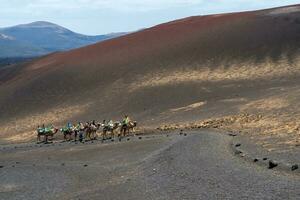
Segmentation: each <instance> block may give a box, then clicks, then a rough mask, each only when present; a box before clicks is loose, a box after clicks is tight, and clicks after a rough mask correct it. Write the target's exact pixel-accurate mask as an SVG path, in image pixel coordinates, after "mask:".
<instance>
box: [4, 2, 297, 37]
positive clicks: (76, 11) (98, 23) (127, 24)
mask: <svg viewBox="0 0 300 200" xmlns="http://www.w3.org/2000/svg"><path fill="white" fill-rule="evenodd" d="M298 3H300V0H0V5H1V8H0V16H1V17H0V27H7V26H13V25H17V24H24V23H30V22H33V21H49V22H52V23H56V24H59V25H61V26H64V27H66V28H69V29H71V30H72V31H75V32H78V33H83V34H88V35H99V34H106V33H112V32H127V31H135V30H139V29H142V28H148V27H151V26H154V25H157V24H160V23H164V22H168V21H172V20H175V19H180V18H184V17H189V16H195V15H206V14H217V13H226V12H238V11H247V10H256V9H263V8H271V7H277V6H284V5H291V4H298Z"/></svg>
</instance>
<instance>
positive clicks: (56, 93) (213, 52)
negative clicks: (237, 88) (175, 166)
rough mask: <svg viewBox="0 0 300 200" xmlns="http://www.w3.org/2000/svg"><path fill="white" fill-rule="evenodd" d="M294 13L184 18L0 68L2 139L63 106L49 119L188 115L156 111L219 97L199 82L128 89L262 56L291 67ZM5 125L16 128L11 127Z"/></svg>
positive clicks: (297, 23)
mask: <svg viewBox="0 0 300 200" xmlns="http://www.w3.org/2000/svg"><path fill="white" fill-rule="evenodd" d="M299 11H300V6H299V5H295V6H290V7H283V8H275V9H269V10H261V11H254V12H243V13H230V14H223V15H209V16H197V17H189V18H186V19H181V20H177V21H173V22H170V23H165V24H162V25H158V26H155V27H152V28H149V29H145V30H143V31H140V32H136V33H133V34H130V35H126V36H123V37H120V38H117V39H112V40H108V41H105V42H101V43H98V44H95V45H91V46H88V47H84V48H80V49H76V50H72V51H69V52H63V53H54V54H51V55H48V56H45V57H42V58H40V59H37V60H34V61H32V62H29V63H24V64H22V65H16V66H12V67H6V68H3V69H1V70H0V109H1V113H0V121H1V122H2V124H3V126H2V128H3V127H4V128H3V130H5V131H3V133H2V134H3V135H7V134H11V132H12V131H17V132H22V131H24V130H31V129H32V128H33V127H34V126H36V125H37V124H38V123H40V122H47V121H46V120H45V116H48V115H49V116H50V115H51V113H52V112H53V110H55V111H57V110H60V109H62V110H63V109H66V112H68V115H65V113H61V114H57V117H56V118H55V119H52V118H51V119H49V121H50V122H55V123H58V124H60V123H63V122H65V121H67V120H79V119H80V120H87V119H93V118H96V119H99V120H100V119H103V118H110V117H112V118H114V119H116V118H117V117H119V116H120V115H123V114H124V113H129V114H131V115H132V116H133V117H135V118H137V119H138V120H139V121H141V122H142V124H144V125H152V124H157V123H163V122H165V121H170V120H172V119H173V117H174V119H175V118H176V119H177V118H178V119H190V118H193V117H192V116H191V115H189V114H187V113H179V114H176V115H174V116H173V115H172V116H171V115H170V116H166V115H164V114H163V113H166V112H168V111H169V110H170V109H171V108H174V107H175V108H176V107H182V106H185V105H189V104H192V103H193V102H198V101H199V100H201V101H202V100H203V101H209V100H211V99H214V98H216V96H218V95H216V94H212V93H208V92H207V90H203V87H204V86H203V83H202V82H201V83H197V82H189V81H186V82H185V83H182V84H170V85H163V86H157V87H144V88H142V89H137V90H132V87H133V86H135V85H136V84H140V83H141V81H138V80H141V77H145V76H147V77H149V76H150V77H151V75H153V74H160V73H161V74H168V71H170V72H171V71H176V70H194V71H195V70H196V71H197V70H201V69H203V68H210V69H212V70H213V69H215V68H217V67H218V66H220V65H222V66H225V67H226V66H230V65H231V64H232V63H237V62H241V63H242V62H247V61H253V62H257V63H262V62H264V60H265V58H270V59H271V60H272V61H274V62H279V61H280V59H281V55H283V54H284V55H286V56H287V57H288V58H290V60H291V62H292V60H293V59H294V58H295V57H297V56H298V53H299V52H298V49H299V46H300V45H299V44H300V37H299V35H300V34H299V33H300V12H299ZM153 76H154V75H153ZM233 83H234V84H236V81H233V82H232V83H231V84H233ZM205 84H206V85H205V87H207V88H210V87H211V88H210V89H211V91H215V92H224V90H221V91H219V87H216V86H217V83H209V82H206V83H205ZM218 84H221V85H222V84H224V83H218ZM239 84H241V85H243V84H244V83H242V82H241V83H239ZM246 85H247V84H246ZM231 90H234V88H231ZM228 93H229V94H231V93H232V91H228ZM74 106H75V107H76V106H77V107H76V109H78V110H76V111H74V110H73V111H74V114H73V115H72V114H70V113H72V112H73V111H72V109H74ZM63 112H65V111H63ZM199 112H200V111H199ZM58 113H59V112H58ZM52 114H53V113H52ZM54 114H55V113H54ZM198 114H199V113H198ZM202 114H203V113H202ZM193 116H194V115H193ZM200 116H201V114H199V117H200ZM39 117H40V118H39ZM31 118H32V120H30V119H31ZM39 119H40V120H39ZM46 119H47V118H46ZM12 121H16V122H17V125H16V126H15V125H12V124H11V123H12ZM11 127H17V129H12V128H11Z"/></svg>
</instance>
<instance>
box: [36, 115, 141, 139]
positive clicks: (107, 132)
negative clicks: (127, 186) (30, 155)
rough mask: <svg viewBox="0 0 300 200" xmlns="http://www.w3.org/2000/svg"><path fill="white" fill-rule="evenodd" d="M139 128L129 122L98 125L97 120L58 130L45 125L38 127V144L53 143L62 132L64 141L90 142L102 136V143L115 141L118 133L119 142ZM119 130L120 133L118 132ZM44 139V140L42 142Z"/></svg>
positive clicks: (68, 125)
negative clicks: (109, 140) (55, 137)
mask: <svg viewBox="0 0 300 200" xmlns="http://www.w3.org/2000/svg"><path fill="white" fill-rule="evenodd" d="M136 126H137V122H136V121H131V120H128V121H127V122H126V123H124V122H119V121H116V122H112V121H111V120H110V121H109V122H107V123H106V121H105V120H103V122H102V123H96V122H95V120H94V121H91V122H86V123H84V124H83V123H81V122H79V123H78V124H77V125H72V124H71V123H68V124H67V125H66V126H65V127H63V128H60V129H59V128H57V127H55V126H53V125H50V126H48V127H45V126H44V125H42V126H38V128H37V143H41V142H43V143H49V142H52V141H53V139H54V136H55V135H56V134H57V133H58V132H61V133H62V134H63V136H64V141H72V140H73V141H80V142H83V141H88V140H97V139H98V137H99V134H98V133H99V131H101V130H102V131H101V132H100V137H101V136H102V138H101V139H102V141H104V140H107V139H114V138H115V136H116V134H115V133H117V137H118V139H119V141H121V139H122V138H123V137H126V136H129V135H130V133H134V132H135V127H136ZM117 130H119V131H117ZM41 137H43V140H41Z"/></svg>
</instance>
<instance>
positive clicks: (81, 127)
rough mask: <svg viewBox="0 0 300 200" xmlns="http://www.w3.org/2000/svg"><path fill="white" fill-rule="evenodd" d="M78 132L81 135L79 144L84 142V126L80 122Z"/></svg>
mask: <svg viewBox="0 0 300 200" xmlns="http://www.w3.org/2000/svg"><path fill="white" fill-rule="evenodd" d="M77 130H78V133H79V142H83V138H84V125H83V123H81V122H79V123H78V124H77Z"/></svg>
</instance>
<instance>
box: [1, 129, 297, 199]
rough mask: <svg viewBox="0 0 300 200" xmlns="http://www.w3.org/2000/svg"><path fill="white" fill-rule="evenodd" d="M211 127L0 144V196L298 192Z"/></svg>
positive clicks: (266, 195)
mask: <svg viewBox="0 0 300 200" xmlns="http://www.w3.org/2000/svg"><path fill="white" fill-rule="evenodd" d="M230 142H231V138H230V137H229V136H226V135H223V134H219V133H212V132H208V131H201V132H197V133H196V132H194V133H192V132H189V133H188V134H187V136H184V135H181V136H180V135H178V134H170V135H153V136H143V137H142V138H139V137H132V138H131V140H130V141H128V140H127V139H125V140H122V142H116V141H115V142H106V143H101V142H100V141H95V142H94V143H86V144H69V143H64V144H62V145H58V144H55V145H54V146H48V147H47V146H42V147H39V146H38V147H28V148H24V149H14V148H11V149H9V148H7V147H6V149H5V150H3V149H1V157H0V165H1V166H2V168H0V199H7V200H9V199H122V200H124V199H300V178H299V177H298V176H296V175H291V174H283V172H278V171H274V170H268V169H265V168H263V167H261V166H258V165H256V164H254V163H248V162H246V161H244V160H242V159H240V158H238V157H235V156H234V154H233V153H232V150H231V149H230Z"/></svg>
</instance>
